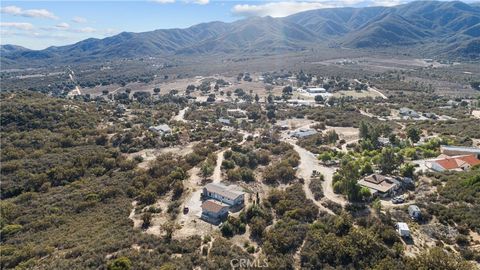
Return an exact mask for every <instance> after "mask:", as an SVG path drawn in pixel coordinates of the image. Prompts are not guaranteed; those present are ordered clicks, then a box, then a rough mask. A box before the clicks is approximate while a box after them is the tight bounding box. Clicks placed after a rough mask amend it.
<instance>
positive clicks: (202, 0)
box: [192, 0, 210, 5]
mask: <svg viewBox="0 0 480 270" xmlns="http://www.w3.org/2000/svg"><path fill="white" fill-rule="evenodd" d="M192 3H194V4H199V5H206V4H208V3H210V0H193V1H192Z"/></svg>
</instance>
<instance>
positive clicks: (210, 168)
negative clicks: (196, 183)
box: [200, 162, 214, 179]
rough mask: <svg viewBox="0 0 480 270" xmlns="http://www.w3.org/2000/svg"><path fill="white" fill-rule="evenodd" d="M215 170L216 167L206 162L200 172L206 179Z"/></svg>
mask: <svg viewBox="0 0 480 270" xmlns="http://www.w3.org/2000/svg"><path fill="white" fill-rule="evenodd" d="M213 170H214V168H213V166H212V165H210V163H209V162H204V163H203V164H202V167H201V168H200V173H201V174H202V177H203V178H204V179H206V178H207V177H209V176H211V175H212V174H213Z"/></svg>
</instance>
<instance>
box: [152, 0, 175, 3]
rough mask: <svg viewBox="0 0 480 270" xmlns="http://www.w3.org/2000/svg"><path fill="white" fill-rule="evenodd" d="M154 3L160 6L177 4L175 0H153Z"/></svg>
mask: <svg viewBox="0 0 480 270" xmlns="http://www.w3.org/2000/svg"><path fill="white" fill-rule="evenodd" d="M153 2H155V3H159V4H172V3H175V0H153Z"/></svg>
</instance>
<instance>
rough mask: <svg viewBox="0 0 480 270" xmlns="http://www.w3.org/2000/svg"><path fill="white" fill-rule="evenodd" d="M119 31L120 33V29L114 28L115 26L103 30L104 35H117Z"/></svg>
mask: <svg viewBox="0 0 480 270" xmlns="http://www.w3.org/2000/svg"><path fill="white" fill-rule="evenodd" d="M118 33H119V31H118V30H117V29H113V28H107V29H105V30H103V35H104V36H112V35H116V34H118Z"/></svg>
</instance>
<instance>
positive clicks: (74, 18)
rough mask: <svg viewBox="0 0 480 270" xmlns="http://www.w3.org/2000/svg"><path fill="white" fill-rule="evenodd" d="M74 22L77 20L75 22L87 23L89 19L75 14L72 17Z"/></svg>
mask: <svg viewBox="0 0 480 270" xmlns="http://www.w3.org/2000/svg"><path fill="white" fill-rule="evenodd" d="M72 22H75V23H86V22H87V19H85V18H83V17H78V16H75V17H73V18H72Z"/></svg>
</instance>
